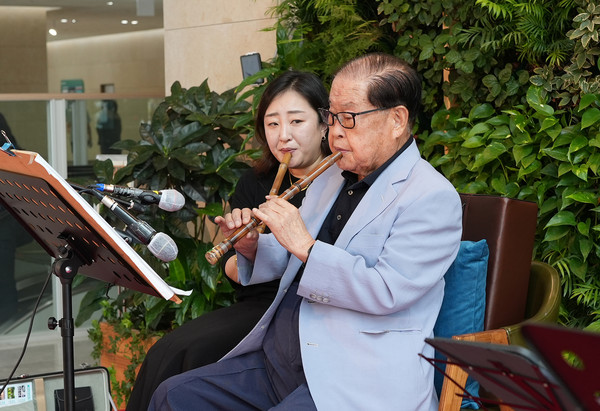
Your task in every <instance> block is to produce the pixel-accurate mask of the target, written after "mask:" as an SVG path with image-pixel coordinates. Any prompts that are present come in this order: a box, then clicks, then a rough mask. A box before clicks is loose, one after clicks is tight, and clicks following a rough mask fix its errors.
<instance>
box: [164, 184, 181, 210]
mask: <svg viewBox="0 0 600 411" xmlns="http://www.w3.org/2000/svg"><path fill="white" fill-rule="evenodd" d="M184 205H185V197H184V196H183V194H181V193H180V192H179V191H177V190H171V189H169V190H161V192H160V201H159V202H158V208H160V209H161V210H165V211H170V212H173V211H177V210H181V208H182V207H183V206H184Z"/></svg>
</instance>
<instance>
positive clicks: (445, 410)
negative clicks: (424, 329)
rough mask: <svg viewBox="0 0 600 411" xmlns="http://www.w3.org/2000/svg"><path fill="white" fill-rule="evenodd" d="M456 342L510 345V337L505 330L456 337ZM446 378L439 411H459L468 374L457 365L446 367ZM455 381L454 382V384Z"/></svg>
mask: <svg viewBox="0 0 600 411" xmlns="http://www.w3.org/2000/svg"><path fill="white" fill-rule="evenodd" d="M452 339H454V340H463V341H477V342H485V343H493V344H505V345H506V344H508V336H507V334H506V330H504V329H503V328H499V329H495V330H488V331H481V332H477V333H472V334H463V335H455V336H454V337H452ZM446 375H447V376H446V377H444V382H443V384H442V393H441V395H440V405H439V408H438V410H439V411H458V410H460V407H461V404H462V397H461V396H460V395H461V394H463V393H464V388H465V384H466V383H467V377H468V374H467V372H466V371H464V370H463V369H462V368H461V367H460V366H458V365H456V364H447V365H446ZM452 380H454V382H452Z"/></svg>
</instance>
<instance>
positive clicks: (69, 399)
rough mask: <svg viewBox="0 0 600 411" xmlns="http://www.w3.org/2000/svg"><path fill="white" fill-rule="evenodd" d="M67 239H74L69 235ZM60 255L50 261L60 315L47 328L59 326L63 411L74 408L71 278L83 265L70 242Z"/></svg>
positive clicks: (73, 329) (73, 327)
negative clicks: (57, 280)
mask: <svg viewBox="0 0 600 411" xmlns="http://www.w3.org/2000/svg"><path fill="white" fill-rule="evenodd" d="M69 240H71V241H73V240H75V239H74V237H71V238H70V239H69ZM59 252H60V255H61V257H60V258H58V259H56V260H54V263H52V273H53V274H54V275H56V276H57V277H58V278H60V283H61V284H62V315H63V317H62V318H61V319H60V321H57V320H56V318H54V317H50V318H49V319H48V328H49V329H51V330H54V329H55V328H56V326H57V325H58V326H60V329H61V332H60V335H61V337H62V348H63V371H64V374H63V378H64V400H65V408H64V409H65V411H74V410H75V360H74V354H73V352H74V349H73V336H74V334H75V322H74V320H73V292H72V285H73V278H74V277H75V276H76V275H77V272H78V270H79V267H80V266H81V265H84V263H83V262H82V261H81V259H80V258H79V257H78V256H77V255H76V253H74V252H73V249H72V246H71V245H70V244H67V245H64V246H62V247H60V249H59Z"/></svg>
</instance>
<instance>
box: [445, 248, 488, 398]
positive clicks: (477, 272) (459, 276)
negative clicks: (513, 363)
mask: <svg viewBox="0 0 600 411" xmlns="http://www.w3.org/2000/svg"><path fill="white" fill-rule="evenodd" d="M488 258H489V249H488V245H487V242H486V241H485V240H480V241H477V242H474V241H461V243H460V249H459V250H458V255H457V256H456V259H455V260H454V262H453V263H452V265H451V266H450V268H449V269H448V272H447V273H446V275H445V276H444V280H445V281H446V285H445V287H444V301H443V302H442V308H441V310H440V314H439V316H438V319H437V322H436V324H435V327H434V329H433V332H434V335H435V336H436V337H444V338H452V336H453V335H460V334H468V333H474V332H478V331H483V319H484V315H485V286H486V279H487V267H488ZM435 358H436V359H443V360H445V359H446V358H445V357H444V356H443V355H442V354H440V353H438V352H436V354H435ZM438 364H439V365H440V366H441V368H442V369H445V364H442V363H439V362H438ZM443 378H444V376H443V375H442V374H441V373H439V372H436V373H435V389H436V391H437V393H438V397H439V395H440V392H441V390H442V382H443ZM466 389H467V391H468V392H469V393H470V394H472V395H474V396H477V395H478V394H479V383H478V382H477V381H475V380H473V379H472V378H469V380H468V381H467V385H466ZM462 407H463V408H474V409H477V408H479V405H478V404H477V403H476V402H475V401H471V400H468V399H464V400H463V403H462Z"/></svg>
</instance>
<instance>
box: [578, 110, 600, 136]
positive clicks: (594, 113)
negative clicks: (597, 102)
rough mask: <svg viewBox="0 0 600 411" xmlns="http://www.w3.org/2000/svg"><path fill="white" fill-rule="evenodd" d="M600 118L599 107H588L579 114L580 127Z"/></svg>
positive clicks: (584, 126) (587, 125) (591, 123)
mask: <svg viewBox="0 0 600 411" xmlns="http://www.w3.org/2000/svg"><path fill="white" fill-rule="evenodd" d="M599 120H600V109H597V108H596V107H592V108H588V109H587V110H585V111H584V112H583V115H582V116H581V129H582V130H583V129H584V128H587V127H590V126H592V125H594V124H595V123H597V122H598V121H599Z"/></svg>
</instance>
